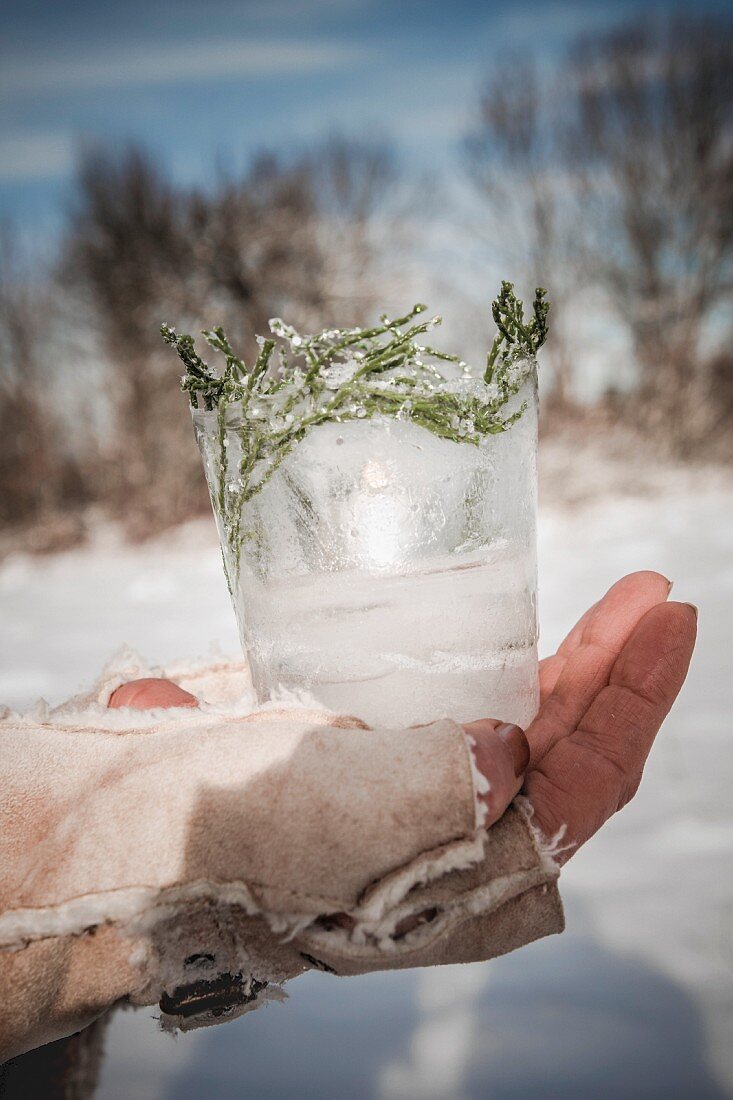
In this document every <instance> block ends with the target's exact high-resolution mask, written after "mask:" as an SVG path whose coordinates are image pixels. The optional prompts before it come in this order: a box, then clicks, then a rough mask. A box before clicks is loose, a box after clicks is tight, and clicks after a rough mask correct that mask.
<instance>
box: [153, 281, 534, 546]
mask: <svg viewBox="0 0 733 1100" xmlns="http://www.w3.org/2000/svg"><path fill="white" fill-rule="evenodd" d="M545 294H546V292H545V291H544V290H543V289H542V288H541V287H539V288H537V290H536V292H535V298H534V303H533V309H532V315H531V317H530V318H529V319H528V320H525V317H524V306H523V303H522V302H521V300H520V299H518V298H517V296H516V294H515V293H514V286H513V284H512V283H509V282H503V283H502V285H501V290H500V293H499V295H498V297H497V298H496V299H495V301H494V302H493V305H492V314H493V317H494V321H495V322H496V326H497V329H498V332H497V335H496V337H495V339H494V342H493V345H492V348H491V350H490V352H489V354H488V357H487V362H486V367H485V369H484V371H483V372H475V371H474V370H472V368H471V367H469V366H468V365H467V364H466V363H465V362H463V360H461V359H460V358H459V356H457V355H450V354H448V353H447V352H444V351H440V350H438V349H436V348H433V347H431V346H429V345H428V344H425V343H423V342H422V339H423V337H424V335H425V334H426V333H427V332H429V331H430V329H432V328H434V327H435V326H436V325H439V324H440V323H441V318H440V317H432V318H429V319H427V320H423V319H421V315H422V314H424V313H425V311H426V309H427V307H426V306H424V305H422V304H418V305H416V306H414V307H413V308H412V309H411V310H410V312H409V313H406V314H405V315H404V316H402V317H397V318H394V319H390V318H389V317H388V316H386V315H383V316H382V317H381V318H380V323H379V324H378V325H375V326H373V327H371V328H366V329H363V328H350V329H336V328H331V329H324V330H323V331H322V332H319V333H315V334H313V335H304V334H301V333H299V332H297V331H296V330H295V329H294V328H293V327H292V326H291V325H288V324H286V323H285V322H284V321H283V320H281V319H280V318H277V317H276V318H273V319H272V320H271V321H270V329H271V332H272V337H268V338H263V337H258V344H259V348H260V351H259V355H258V356H257V359H256V360H255V361H254V363H252V364H251V365H249V366H248V365H247V364H246V363H245V362H244V361H243V360H242V359H240V358H239V357H238V356H237V355H236V354H235V353H234V351H233V350H232V348H231V346H230V344H229V341H228V340H227V338H226V335H225V334H224V331H223V329H221V328H220V327H219V328H213V329H210V330H204V331H203V333H202V335H203V337H204V339H205V340H206V341H207V343H208V344H209V345H210V347H212V348H213V349H214V350H215V351H217V352H219V353H220V354H221V355H222V356H223V357H224V364H225V365H224V369H223V371H221V372H220V373H217V372H216V371H214V370H213V369H212V368H211V367H210V366H209V364H208V363H206V362H205V361H204V360H203V359H202V358H201V356H200V355H199V354H198V353H197V351H196V349H195V347H194V341H193V338H192V337H191V336H189V335H187V334H185V333H181V334H179V333H177V332H176V330H175V329H174V328H173V327H171V326H170V325H167V324H163V325H162V326H161V333H162V335H163V339H164V340H165V341H166V343H168V344H170V345H171V347H173V348H175V350H176V351H177V352H178V355H179V357H180V359H181V361H182V362H183V365H184V367H185V371H184V374H183V377H182V379H181V388H182V389H183V390H185V391H186V392H187V393H188V395H189V398H190V401H191V404H192V405H193V406H194V407H195V408H204V409H206V410H210V411H214V410H216V411H217V416H218V425H219V441H220V455H219V466H220V478H219V481H220V484H219V492H218V500H217V502H216V506H217V508H218V511H219V515H220V519H221V520H222V522H223V524H224V529H225V533H226V537H227V541H228V543H229V545H230V547H231V548H232V549H233V550H234V551H235V557H236V559H237V560H238V558H239V551H240V549H241V539H242V529H241V519H242V509H243V507H244V505H245V504H246V503H247V501H249V500H250V499H251V498H252V497H253V496H254V495H255V494H256V493H257V492H259V491H260V489H262V487H263V486H264V485H265V483H266V482H267V481H269V479H270V478H271V477H272V475H273V474H274V472H275V470H277V468H278V467H279V466H280V464H281V463H282V461H283V460H284V459H285V457H286V456H287V455H288V454H289V453H290V451H291V450H292V449H293V447H294V446H295V445H296V444H297V443H298V442H299V441H300V440H302V439H303V438H304V436H305V435H306V434H307V433H308V432H310V431H311V430H312V429H313V428H315V427H317V426H318V425H320V424H325V423H342V422H344V421H349V420H363V419H366V418H371V417H375V416H380V417H391V418H398V419H409V420H410V421H412V422H413V423H414V424H417V425H419V426H420V427H423V428H425V429H426V430H427V431H429V432H432V434H433V435H436V436H439V437H440V438H442V439H447V440H451V441H453V442H455V443H469V444H473V445H474V446H478V445H479V444H480V443H481V440H482V439H483V438H485V437H486V436H489V435H495V434H498V433H500V432H504V431H506V430H507V429H508V428H510V427H511V425H512V424H513V423H515V421H517V420H518V419H519V418H520V417H521V415H522V413H523V412H524V410H525V407H526V403H523V404H522V405H520V406H519V407H518V408H514V409H513V410H512V411H511V412H510V411H509V410H508V406H509V403H510V401H511V398H512V397H514V396H515V395H516V394H517V393H518V392H519V390H520V389H521V387H522V384H523V382H524V381H525V379H526V378H527V376H528V375H529V373H530V372H531V371H532V370H533V369H534V366H535V356H536V353H537V351H538V349H539V348H540V347H541V345H542V344H543V343H544V341H545V339H546V337H547V313H548V310H549V303H548V302H547V300H546V297H545ZM230 413H233V414H235V419H236V423H237V429H236V430H237V431H238V432H239V434H240V438H241V443H242V458H241V461H240V464H239V471H238V477H237V479H236V482H235V483H233V482H232V481H231V478H230V476H229V475H228V474H227V462H226V452H225V449H226V446H227V432H228V431H230V430H231V424H230ZM227 478H229V480H227Z"/></svg>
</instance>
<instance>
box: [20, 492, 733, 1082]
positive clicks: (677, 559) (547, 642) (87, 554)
mask: <svg viewBox="0 0 733 1100" xmlns="http://www.w3.org/2000/svg"><path fill="white" fill-rule="evenodd" d="M639 568H654V569H658V570H660V571H661V572H662V573H664V574H665V575H666V576H668V577H669V578H670V579H672V580H674V582H675V589H674V593H673V596H674V597H675V598H677V599H682V600H689V601H691V602H693V603H696V604H697V605H698V606H699V608H700V640H699V644H698V650H697V653H696V657H695V660H694V663H693V668H692V671H691V674H690V677H689V680H688V682H687V685H686V687H685V689H684V692H683V695H682V696H681V698H680V700H679V702H678V703H677V705H676V707H675V709H674V711H673V712H672V715H671V716H670V718H669V720H668V722H667V724H666V726H665V728H664V731H663V733H662V735H661V736H660V739H659V741H658V744H657V747H656V749H655V751H654V754H653V756H652V759H651V761H650V764H649V766H648V768H647V773H646V776H645V780H644V783H643V784H642V788H641V792H640V794H639V796H638V797H637V799H636V801H635V802H634V803H633V804H632V805H631V806H630V807H629V808H628V809H627V810H626V811H625V812H624V813H623V814H622V815H620V816H618V817H617V818H616V819H614V821H613V822H612V823H611V824H610V825H609V826H607V827H606V828H605V829H604V831H603V833H602V835H601V836H599V837H598V838H596V839H595V841H593V842H592V843H591V844H589V845H588V846H587V847H586V848H585V849H583V851H582V852H581V853H580V854H579V855H578V856H577V857H576V858H575V859H574V860H573V861H572V862H571V863H570V864H569V866H568V867H567V868H566V870H565V871H564V872H563V876H562V880H561V886H562V891H563V895H564V898H565V903H566V908H567V919H568V928H567V931H566V932H565V934H564V935H563V936H561V937H554V938H552V939H548V940H545V941H542V942H540V943H538V944H534V945H532V946H531V947H529V948H526V949H524V950H522V951H519V952H517V953H515V954H513V955H510V956H508V957H506V958H504V959H500V960H497V961H495V962H493V963H490V964H482V965H474V966H467V967H455V968H443V969H440V968H439V969H435V970H432V971H424V972H413V973H410V972H408V973H404V974H399V973H397V974H389V975H373V976H371V977H369V978H360V979H335V978H332V977H329V976H327V975H322V974H311V975H307V976H306V977H304V978H302V979H299V980H298V981H297V982H295V983H293V984H292V985H291V986H290V1000H289V1002H288V1003H287V1004H285V1005H284V1006H280V1005H273V1006H271V1007H268V1008H265V1009H263V1010H262V1011H261V1012H258V1013H255V1014H254V1015H251V1016H246V1017H245V1018H243V1019H241V1020H239V1021H237V1022H235V1023H232V1024H228V1025H224V1026H222V1027H218V1028H213V1029H209V1030H205V1031H201V1032H198V1033H194V1034H192V1035H189V1036H185V1037H182V1038H180V1039H178V1040H173V1039H171V1038H170V1037H168V1036H165V1035H162V1034H160V1033H159V1032H158V1031H157V1030H156V1025H155V1023H154V1021H153V1019H152V1015H153V1013H152V1010H144V1011H139V1012H133V1011H130V1010H128V1011H125V1012H120V1013H118V1014H117V1016H116V1017H115V1018H114V1020H113V1022H112V1024H111V1026H110V1028H109V1031H108V1038H107V1054H106V1059H105V1064H104V1069H103V1075H102V1082H101V1086H100V1088H99V1091H98V1094H97V1095H98V1097H100V1098H101V1100H128V1098H129V1097H135V1098H136V1100H163V1098H166V1100H167V1098H170V1100H173V1098H174V1097H175V1098H176V1100H193V1098H199V1097H204V1096H216V1097H219V1098H229V1097H231V1098H234V1097H237V1098H239V1097H242V1096H260V1097H268V1098H269V1097H271V1098H274V1100H291V1098H292V1100H295V1098H298V1100H304V1098H310V1097H313V1098H316V1097H318V1098H320V1100H336V1098H339V1100H340V1098H342V1097H347V1096H348V1097H349V1098H350V1100H359V1098H365V1100H366V1098H372V1097H373V1098H379V1100H418V1098H427V1100H479V1098H487V1097H491V1098H498V1100H520V1098H521V1100H526V1098H527V1097H531V1096H537V1097H542V1098H546V1097H552V1098H557V1100H587V1098H589V1097H591V1096H592V1097H608V1098H612V1100H616V1098H627V1097H633V1098H642V1100H651V1098H660V1100H661V1098H662V1097H664V1098H665V1100H678V1098H679V1100H682V1098H684V1100H712V1098H716V1100H720V1098H724V1097H730V1096H733V1043H732V1042H731V1040H732V1039H733V809H732V807H731V795H730V791H731V789H732V788H733V740H732V738H731V730H730V725H731V714H732V713H733V669H732V668H731V659H730V652H731V649H730V632H729V629H728V626H729V623H730V622H731V620H733V486H728V487H726V485H725V484H724V483H721V481H720V480H719V479H718V480H717V481H716V483H715V484H712V483H708V482H707V481H706V480H705V479H704V478H702V477H700V478H698V479H697V480H695V479H692V480H689V479H688V480H686V481H685V483H684V484H677V485H676V486H672V485H668V486H667V488H666V489H664V490H660V492H658V493H656V494H655V495H653V496H649V497H647V498H641V497H633V496H620V497H619V496H617V497H615V498H612V499H610V500H608V499H607V500H605V501H603V502H602V503H598V504H594V505H587V504H586V505H584V506H583V507H581V508H576V509H574V510H563V509H562V508H559V507H553V508H548V509H546V510H545V511H544V512H543V514H542V519H541V526H540V592H541V622H542V649H543V651H544V652H549V651H550V650H551V649H552V648H553V647H554V645H555V644H556V643H557V642H558V641H559V640H560V638H561V636H562V634H563V633H564V631H565V630H566V629H567V628H568V627H569V626H570V625H571V623H572V622H573V621H574V620H575V618H576V617H577V616H578V615H579V614H580V613H581V612H582V611H583V610H584V609H585V608H586V606H587V605H588V604H589V603H591V602H592V601H594V600H595V599H596V598H597V597H598V596H599V595H600V594H601V592H602V591H604V590H605V588H607V587H608V585H609V584H610V583H611V582H612V581H614V580H615V579H616V578H618V577H619V576H621V575H622V574H624V573H626V572H629V571H631V570H634V569H639ZM0 624H1V627H2V629H1V632H0V700H2V701H3V702H6V703H9V704H11V705H14V706H25V705H27V704H30V703H32V702H33V701H34V700H35V699H36V698H37V697H38V696H39V695H42V696H44V697H45V698H47V699H48V700H49V701H52V702H56V701H59V700H61V699H62V698H63V697H65V696H67V695H68V694H70V693H72V692H74V691H75V690H76V689H77V688H78V687H80V686H82V685H84V684H86V683H88V682H89V680H90V679H92V678H93V677H94V675H95V674H96V673H97V671H98V670H99V668H100V666H101V665H102V664H103V663H104V662H105V660H106V659H107V658H108V657H109V656H110V655H111V654H112V653H113V652H114V651H115V650H116V649H118V648H119V647H120V646H121V645H123V644H128V645H130V646H132V647H134V648H136V649H138V650H139V651H141V652H142V653H143V654H144V655H145V656H147V657H149V658H151V659H152V660H153V661H160V662H163V661H165V660H167V659H170V658H173V657H177V656H184V655H185V656H193V655H205V654H207V653H209V652H210V651H211V650H212V649H214V650H217V649H218V650H222V651H224V652H235V651H236V649H237V638H236V634H235V628H234V621H233V616H232V613H231V611H230V608H229V604H228V598H227V594H226V590H225V586H224V581H223V578H222V574H221V567H220V562H219V555H218V549H217V546H216V545H215V543H214V534H213V523H210V522H201V523H196V524H192V525H190V526H188V527H186V528H184V529H181V530H180V531H178V532H176V533H175V534H172V535H170V536H167V537H165V538H161V539H159V540H157V541H156V542H154V543H150V544H147V545H145V546H142V547H137V548H130V547H125V546H123V545H121V544H120V543H119V542H118V541H116V538H115V536H114V534H113V533H112V532H110V531H106V532H104V531H103V532H102V533H101V534H100V536H99V537H98V538H97V539H96V540H95V542H94V544H93V545H92V546H90V547H87V548H85V549H82V550H77V551H72V552H69V553H65V554H59V555H57V556H55V557H51V558H36V559H31V558H27V557H22V556H16V557H13V558H11V559H8V560H7V561H6V562H5V563H4V564H3V565H2V567H0Z"/></svg>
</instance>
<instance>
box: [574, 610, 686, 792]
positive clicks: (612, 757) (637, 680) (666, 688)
mask: <svg viewBox="0 0 733 1100" xmlns="http://www.w3.org/2000/svg"><path fill="white" fill-rule="evenodd" d="M696 635H697V612H696V610H695V609H694V608H693V607H692V605H691V604H683V603H671V604H667V605H662V606H659V607H655V608H653V609H652V610H651V611H649V612H648V613H647V614H646V615H645V616H644V618H643V619H642V620H641V622H640V623H639V625H638V626H637V628H636V630H635V631H634V633H633V634H632V636H631V638H630V639H629V641H628V642H627V643H626V645H625V646H624V648H623V650H622V651H621V654H620V656H619V657H618V660H617V661H616V663H615V665H614V666H613V669H612V671H611V675H610V678H609V684H608V687H605V688H604V689H603V690H602V691H601V692H600V693H599V695H598V696H597V697H596V699H594V701H593V703H592V704H591V706H590V707H589V709H588V712H587V714H586V715H585V716H584V718H583V721H582V723H581V725H580V727H579V728H578V730H577V731H576V732H575V733H574V734H572V736H571V741H574V742H577V743H582V744H583V746H584V747H585V748H588V749H591V750H592V751H593V752H594V753H595V754H596V755H597V756H598V757H600V758H601V759H603V760H606V761H608V762H609V763H610V765H611V767H612V769H613V771H614V774H615V775H616V776H621V777H624V779H623V783H622V786H621V789H620V792H619V805H618V806H617V807H616V808H617V809H620V807H621V806H622V805H625V804H626V802H628V800H629V799H630V798H631V797H632V796H633V794H634V793H635V792H636V788H637V787H638V785H639V782H640V780H641V774H642V771H643V769H644V764H645V763H646V760H647V757H648V755H649V752H650V750H651V747H652V745H653V743H654V738H655V737H656V736H657V733H658V732H659V728H660V726H661V724H662V722H663V721H664V719H665V718H666V716H667V714H668V713H669V710H670V708H671V706H672V704H673V702H674V701H675V699H676V698H677V695H678V693H679V690H680V688H681V687H682V685H683V683H684V681H685V677H686V676H687V670H688V668H689V666H690V659H691V657H692V651H693V648H694V645H695V638H696Z"/></svg>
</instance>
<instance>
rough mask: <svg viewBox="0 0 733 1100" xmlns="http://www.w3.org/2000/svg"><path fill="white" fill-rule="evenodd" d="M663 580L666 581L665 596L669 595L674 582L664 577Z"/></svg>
mask: <svg viewBox="0 0 733 1100" xmlns="http://www.w3.org/2000/svg"><path fill="white" fill-rule="evenodd" d="M664 579H665V580H666V581H667V595H669V594H670V592H671V591H672V589H673V588H674V581H670V580H669V579H668V578H667V577H665V578H664Z"/></svg>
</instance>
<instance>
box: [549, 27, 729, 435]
mask: <svg viewBox="0 0 733 1100" xmlns="http://www.w3.org/2000/svg"><path fill="white" fill-rule="evenodd" d="M730 30H731V28H730V25H729V24H720V23H715V22H706V21H690V20H689V19H688V20H673V21H671V22H667V23H666V24H663V25H662V26H660V25H658V24H657V23H652V22H645V23H640V24H637V25H633V26H630V27H628V28H626V29H624V30H621V31H619V32H616V33H613V34H610V35H606V36H603V37H600V38H592V39H584V40H582V41H581V42H579V43H578V45H577V47H576V48H575V50H574V51H573V59H572V68H571V79H572V87H573V88H574V102H573V109H572V111H571V112H570V113H569V117H568V119H567V124H566V130H565V150H564V151H565V155H566V160H567V163H568V166H569V167H571V168H572V170H573V173H574V177H575V180H576V184H577V186H578V197H579V209H581V210H583V212H584V216H583V222H584V224H583V231H584V232H583V240H584V247H585V266H586V271H587V274H588V277H589V278H592V279H593V280H595V281H597V282H598V283H600V284H601V285H602V286H603V287H604V289H605V290H606V292H607V294H608V295H609V297H610V300H611V301H612V303H613V305H614V306H615V308H616V312H617V316H618V317H619V318H620V319H621V321H622V323H623V324H625V325H626V326H628V329H629V331H630V333H631V336H632V340H633V345H634V348H635V352H636V357H637V360H638V362H639V364H640V368H641V388H640V391H639V395H638V397H640V398H641V401H639V400H638V397H637V398H636V399H635V403H636V406H637V408H640V409H641V411H642V414H643V416H644V418H645V422H646V423H647V424H648V425H650V426H651V427H657V428H658V429H659V430H660V435H661V436H663V437H664V438H666V439H668V440H669V441H670V443H671V445H672V446H673V447H674V449H676V450H677V451H678V452H681V453H686V452H687V451H689V450H690V449H692V448H695V447H697V446H699V445H700V444H701V442H703V441H704V440H705V439H706V438H707V437H709V436H710V434H711V433H713V432H714V430H715V428H716V427H718V426H719V425H720V423H721V419H722V417H723V416H724V415H726V414H727V410H728V408H729V404H730V401H729V398H727V397H726V398H723V397H722V395H721V387H723V388H724V387H725V386H726V385H727V387H728V390H730V388H731V387H733V379H731V378H729V379H728V380H727V382H725V381H722V380H721V371H720V363H721V361H722V360H721V357H720V355H719V354H716V350H715V349H716V345H717V346H718V347H720V346H722V344H723V342H724V341H729V339H730V336H731V335H733V323H732V321H731V318H732V316H733V314H732V312H731V307H732V306H733V297H732V294H733V142H732V141H731V135H732V134H733V36H731V34H730ZM728 362H729V360H728Z"/></svg>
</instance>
